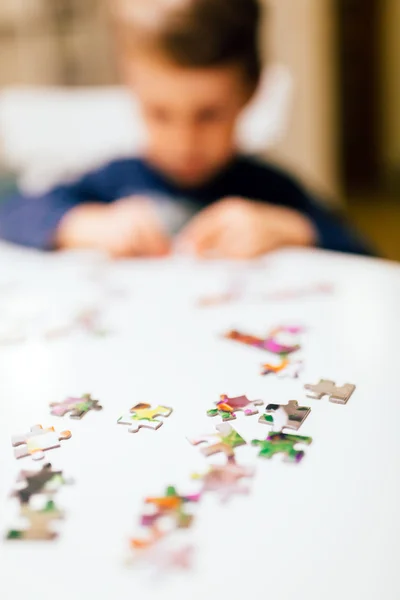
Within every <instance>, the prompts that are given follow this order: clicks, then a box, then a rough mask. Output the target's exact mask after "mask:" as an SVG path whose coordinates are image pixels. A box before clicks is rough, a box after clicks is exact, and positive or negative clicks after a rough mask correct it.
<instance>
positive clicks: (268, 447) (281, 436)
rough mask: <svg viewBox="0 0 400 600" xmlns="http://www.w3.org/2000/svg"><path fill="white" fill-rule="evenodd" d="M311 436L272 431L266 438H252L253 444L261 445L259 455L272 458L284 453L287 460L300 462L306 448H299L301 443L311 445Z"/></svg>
mask: <svg viewBox="0 0 400 600" xmlns="http://www.w3.org/2000/svg"><path fill="white" fill-rule="evenodd" d="M311 442H312V438H311V437H305V436H302V435H294V434H291V433H270V435H269V436H268V437H267V439H266V440H252V442H251V443H252V445H253V446H259V447H260V452H259V454H258V456H261V457H262V458H272V457H273V456H274V455H275V454H284V455H285V459H284V460H285V461H286V462H294V463H299V462H300V461H301V460H302V458H303V457H304V454H305V453H304V450H299V449H298V446H299V445H307V446H308V445H309V444H311Z"/></svg>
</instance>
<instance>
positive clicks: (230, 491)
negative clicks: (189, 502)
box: [193, 461, 255, 502]
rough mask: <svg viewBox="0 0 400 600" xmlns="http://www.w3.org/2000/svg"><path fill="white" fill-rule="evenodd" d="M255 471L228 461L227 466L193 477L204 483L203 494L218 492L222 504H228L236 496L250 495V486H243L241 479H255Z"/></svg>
mask: <svg viewBox="0 0 400 600" xmlns="http://www.w3.org/2000/svg"><path fill="white" fill-rule="evenodd" d="M254 472H255V471H254V469H252V468H249V467H241V466H239V465H237V464H236V463H235V462H234V461H228V463H227V464H226V465H223V466H217V465H214V466H212V467H210V469H209V470H208V472H207V473H205V474H204V475H197V474H196V475H193V478H194V479H200V480H202V482H203V487H202V492H201V493H202V494H204V493H207V492H216V493H217V494H218V495H219V498H220V500H221V502H227V501H228V500H230V499H231V497H232V496H234V495H235V494H248V493H249V491H250V488H249V486H247V485H243V484H242V483H241V479H244V478H249V477H253V475H254Z"/></svg>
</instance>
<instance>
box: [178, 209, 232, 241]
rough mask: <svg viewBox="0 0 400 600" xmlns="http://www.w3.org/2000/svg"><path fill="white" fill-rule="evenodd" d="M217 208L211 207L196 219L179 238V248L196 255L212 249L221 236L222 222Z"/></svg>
mask: <svg viewBox="0 0 400 600" xmlns="http://www.w3.org/2000/svg"><path fill="white" fill-rule="evenodd" d="M214 209H215V207H214V206H213V207H209V208H207V209H205V210H203V211H202V212H201V213H199V214H198V215H197V216H196V217H194V218H193V219H192V220H191V221H190V223H189V224H188V225H187V226H186V227H185V229H184V230H183V231H182V232H181V233H180V234H179V236H178V238H177V245H178V248H179V249H181V250H188V251H192V252H195V253H202V252H203V251H205V250H207V249H210V248H212V247H213V245H214V244H215V242H216V239H217V238H218V236H219V235H220V231H221V222H220V219H219V215H218V211H217V210H214Z"/></svg>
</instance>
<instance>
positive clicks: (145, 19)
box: [0, 0, 368, 259]
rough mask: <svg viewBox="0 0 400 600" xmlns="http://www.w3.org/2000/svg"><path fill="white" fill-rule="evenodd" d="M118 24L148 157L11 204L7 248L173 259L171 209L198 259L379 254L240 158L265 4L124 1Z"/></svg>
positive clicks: (3, 217) (4, 219) (182, 241)
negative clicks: (291, 251) (240, 124)
mask: <svg viewBox="0 0 400 600" xmlns="http://www.w3.org/2000/svg"><path fill="white" fill-rule="evenodd" d="M113 14H114V19H115V26H116V31H117V41H118V45H119V49H120V58H121V67H122V72H123V74H124V77H125V81H126V83H127V85H128V86H129V87H130V88H132V90H133V92H134V93H135V94H136V97H137V99H138V100H139V103H140V105H141V108H142V113H143V119H144V123H145V125H146V128H147V144H146V148H145V149H144V154H143V157H142V158H137V159H124V160H118V161H115V162H113V163H111V164H109V165H108V166H106V167H104V168H102V169H100V170H98V171H96V172H93V173H90V174H88V175H86V176H84V177H83V178H82V179H80V180H79V181H77V182H76V183H74V184H71V185H64V186H60V187H58V188H56V189H54V190H52V191H51V192H49V193H47V194H45V195H43V196H41V197H37V198H26V197H23V196H18V197H15V198H13V199H11V200H10V201H9V202H8V203H6V204H5V205H4V206H3V207H2V209H1V211H0V236H1V237H3V238H4V239H6V240H9V241H12V242H16V243H19V244H24V245H27V246H31V247H36V248H41V249H54V248H95V249H100V250H104V251H106V252H108V253H109V254H110V255H112V256H114V257H129V256H153V257H156V256H163V255H166V254H168V253H169V252H170V251H171V247H172V242H171V239H170V236H169V235H168V232H167V231H166V230H165V229H164V228H163V224H162V215H163V211H164V212H165V209H166V208H171V200H172V201H173V202H174V204H173V205H172V207H173V210H175V211H176V212H177V213H179V214H178V215H175V216H176V217H177V219H178V221H179V220H180V221H181V222H185V221H188V223H187V224H186V226H184V227H183V228H182V229H181V231H180V233H179V234H178V236H177V238H176V243H177V245H178V247H179V248H180V250H181V251H186V252H191V253H195V254H196V255H198V256H207V257H217V258H238V259H246V258H251V257H255V256H257V255H260V254H263V253H266V252H269V251H271V250H274V249H276V248H280V247H283V246H316V245H317V246H320V247H322V248H326V249H331V250H340V251H344V252H355V253H368V250H367V249H366V247H365V246H363V244H362V242H361V241H360V240H359V239H358V238H357V236H356V235H355V234H354V233H352V232H351V231H350V230H349V229H348V228H347V227H346V226H345V225H344V224H343V223H341V222H340V221H339V220H338V219H337V218H336V217H334V215H333V214H331V213H330V212H328V211H327V210H325V209H324V208H322V207H320V206H318V205H317V204H315V203H314V201H313V200H312V199H311V198H310V197H309V196H308V194H307V193H306V192H305V191H304V190H303V189H302V188H301V187H300V186H299V185H298V184H297V183H296V182H295V181H294V180H292V179H291V178H290V177H288V176H287V175H285V174H283V173H282V172H280V171H279V170H277V169H274V168H272V167H269V166H267V165H263V164H261V163H259V162H258V161H256V160H253V159H251V158H246V157H244V156H240V155H239V154H238V153H237V152H236V148H235V145H234V131H235V124H236V121H237V118H238V116H239V115H240V113H241V111H242V110H243V108H244V107H245V105H246V104H247V103H248V102H249V100H250V99H251V97H252V95H253V94H254V92H255V90H256V87H257V84H258V81H259V77H260V72H261V68H262V67H261V60H260V56H259V51H258V40H257V38H258V29H259V25H260V19H261V14H260V7H259V5H258V1H257V0H114V2H113ZM77 143H79V140H77ZM194 213H197V214H196V215H195V216H193V214H194ZM191 216H193V218H189V217H191Z"/></svg>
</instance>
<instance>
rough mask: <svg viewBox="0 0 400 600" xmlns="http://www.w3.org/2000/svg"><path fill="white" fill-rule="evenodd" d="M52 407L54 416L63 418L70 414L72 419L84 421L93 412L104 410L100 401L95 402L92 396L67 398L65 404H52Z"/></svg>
mask: <svg viewBox="0 0 400 600" xmlns="http://www.w3.org/2000/svg"><path fill="white" fill-rule="evenodd" d="M50 407H51V414H52V415H55V416H56V417H63V416H64V415H66V414H67V413H70V417H71V419H82V417H84V416H85V415H86V414H87V413H88V412H89V411H91V410H102V409H103V407H102V406H101V405H100V404H99V401H98V400H93V398H92V397H91V395H90V394H84V395H83V396H82V397H81V398H66V399H65V400H64V401H63V402H52V403H51V404H50Z"/></svg>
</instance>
